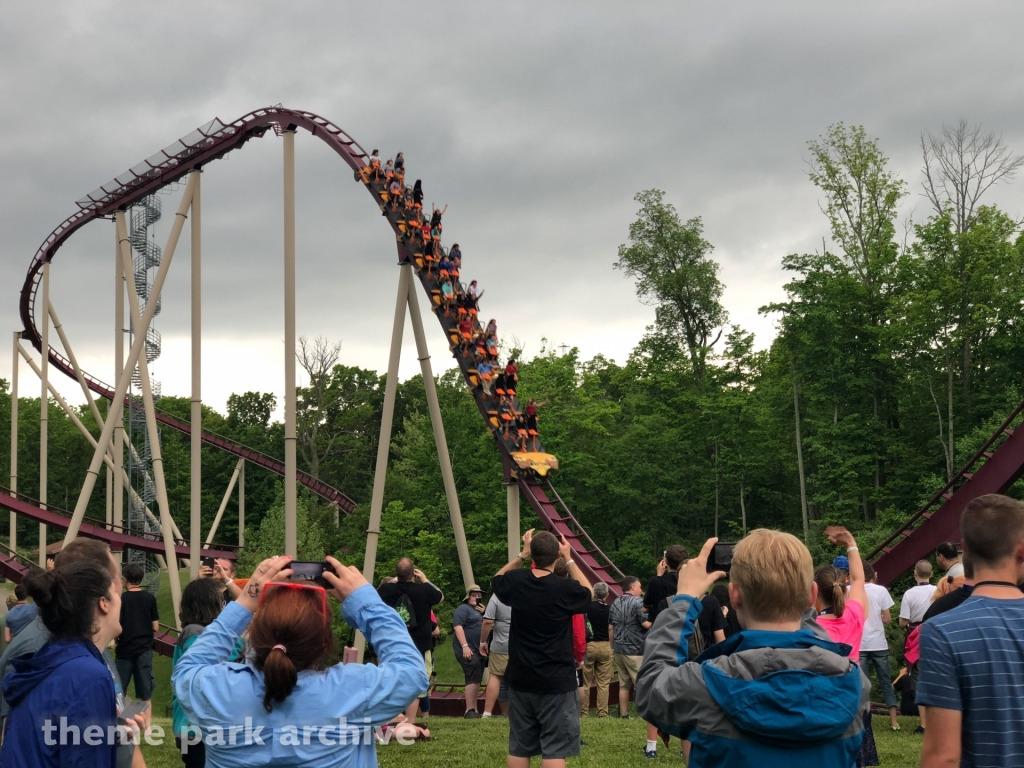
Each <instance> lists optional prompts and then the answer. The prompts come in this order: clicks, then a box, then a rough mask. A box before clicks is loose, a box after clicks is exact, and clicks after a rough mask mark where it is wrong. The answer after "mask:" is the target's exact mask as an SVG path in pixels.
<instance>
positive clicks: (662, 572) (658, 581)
mask: <svg viewBox="0 0 1024 768" xmlns="http://www.w3.org/2000/svg"><path fill="white" fill-rule="evenodd" d="M689 557H690V553H689V552H687V551H686V547H684V546H682V545H681V544H673V545H672V546H671V547H669V548H668V549H666V550H665V556H664V557H663V558H662V559H661V562H660V563H658V571H657V575H656V576H654V577H652V578H651V580H650V581H649V582H648V583H647V591H646V592H645V593H644V608H646V609H647V620H648V621H650V622H651V623H652V624H653V623H654V620H655V619H656V618H658V614H659V613H660V612H661V609H662V608H663V607H664V605H663V601H667V600H671V599H672V598H673V597H675V595H676V571H678V570H679V566H681V565H682V564H683V563H685V562H686V560H687V559H688V558H689Z"/></svg>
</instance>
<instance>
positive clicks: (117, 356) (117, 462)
mask: <svg viewBox="0 0 1024 768" xmlns="http://www.w3.org/2000/svg"><path fill="white" fill-rule="evenodd" d="M123 372H124V270H123V269H122V268H121V246H120V242H119V240H118V235H117V228H116V227H115V228H114V381H115V382H118V381H120V380H121V374H122V373H123ZM110 419H113V420H114V422H113V423H114V433H113V434H114V525H115V526H117V527H122V526H124V488H125V483H124V479H123V477H122V474H123V472H124V397H122V398H121V399H120V400H117V399H116V398H115V399H114V400H111V401H110V408H109V410H108V411H107V420H108V421H109V420H110ZM128 485H129V487H130V486H131V483H129V484H128ZM123 554H124V553H119V554H117V555H115V557H116V558H117V559H118V560H121V559H122V556H123Z"/></svg>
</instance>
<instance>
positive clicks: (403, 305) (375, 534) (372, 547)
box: [355, 263, 518, 661]
mask: <svg viewBox="0 0 1024 768" xmlns="http://www.w3.org/2000/svg"><path fill="white" fill-rule="evenodd" d="M406 309H408V311H409V316H410V319H411V320H412V330H413V335H414V336H415V338H416V351H417V356H418V358H419V361H420V372H421V373H422V374H423V387H424V390H425V391H426V395H427V408H428V409H429V411H430V423H431V425H432V427H433V431H434V442H435V445H436V446H437V456H438V462H439V463H440V465H441V477H442V479H443V481H444V490H445V497H446V498H447V501H448V512H449V514H450V516H451V519H452V529H453V530H454V533H455V545H456V549H457V550H458V553H459V566H460V568H461V569H462V580H463V581H464V582H465V585H466V588H467V589H468V588H469V586H470V585H471V584H473V583H474V582H473V566H472V564H471V563H470V559H469V547H468V545H467V543H466V532H465V529H464V528H463V525H462V511H461V508H460V507H459V497H458V492H457V490H456V488H455V475H454V473H453V472H452V462H451V456H450V455H449V454H448V441H447V439H446V438H445V434H444V424H443V423H442V421H441V405H440V403H439V401H438V399H437V386H436V384H435V382H434V374H433V371H432V370H431V366H430V352H429V351H428V349H427V339H426V334H425V333H424V331H423V318H422V317H421V316H420V307H419V300H418V297H417V295H416V284H415V280H414V275H413V271H412V266H411V265H409V264H407V263H404V264H401V265H400V266H399V275H398V295H397V296H396V298H395V319H394V324H393V325H392V327H391V352H390V355H389V357H388V375H387V379H386V380H385V383H384V408H383V411H382V413H381V420H380V438H379V440H378V442H377V464H376V466H375V468H374V475H373V493H372V495H371V497H370V520H369V525H368V526H367V531H366V555H365V557H364V559H363V577H364V578H365V579H366V580H367V581H369V582H370V583H371V584H372V583H373V580H374V571H375V568H376V563H377V543H378V541H379V539H380V522H381V514H382V512H383V507H384V485H385V482H386V481H387V471H388V457H389V454H390V448H391V429H392V425H393V423H394V417H395V395H396V392H397V387H398V366H399V364H400V362H401V359H402V337H403V335H404V333H405V314H406ZM517 490H518V489H517ZM517 525H518V524H517ZM517 552H518V550H517ZM365 644H366V640H365V638H364V637H363V636H362V634H360V633H358V632H357V633H356V640H355V646H356V650H357V651H358V657H359V661H362V659H363V651H364V650H365Z"/></svg>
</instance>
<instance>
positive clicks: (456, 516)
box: [402, 264, 475, 589]
mask: <svg viewBox="0 0 1024 768" xmlns="http://www.w3.org/2000/svg"><path fill="white" fill-rule="evenodd" d="M402 269H407V270H412V267H411V266H409V265H408V264H406V265H403V266H402ZM409 317H410V318H411V319H412V332H413V335H414V336H415V337H416V353H417V355H418V357H419V361H420V371H421V372H422V373H423V388H424V389H425V390H426V391H427V407H428V409H429V410H430V424H431V426H432V427H433V428H434V443H435V444H436V445H437V458H438V461H439V462H440V464H441V478H442V479H443V480H444V494H445V496H446V497H447V499H448V513H449V514H450V515H451V518H452V529H453V530H454V531H455V547H456V549H457V550H458V552H459V566H460V567H461V568H462V580H463V581H464V582H465V583H466V589H469V586H470V585H471V584H474V583H475V582H474V580H473V565H472V564H471V563H470V561H469V547H468V545H467V544H466V531H465V529H464V528H463V527H462V510H461V509H460V508H459V494H458V491H457V490H456V489H455V474H454V473H453V472H452V459H451V456H450V455H449V453H448V440H447V439H446V438H445V435H444V424H443V423H442V422H441V404H440V403H439V402H438V399H437V386H436V385H435V383H434V373H433V371H432V370H431V368H430V352H429V351H428V350H427V337H426V334H425V333H424V332H423V318H422V317H420V304H419V299H418V297H417V296H416V286H415V285H414V284H413V281H412V280H411V279H410V280H409Z"/></svg>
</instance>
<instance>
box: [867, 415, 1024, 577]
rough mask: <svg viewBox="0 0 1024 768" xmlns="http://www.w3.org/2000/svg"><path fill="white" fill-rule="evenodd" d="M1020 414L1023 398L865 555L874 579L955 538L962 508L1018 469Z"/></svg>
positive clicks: (1004, 486)
mask: <svg viewBox="0 0 1024 768" xmlns="http://www.w3.org/2000/svg"><path fill="white" fill-rule="evenodd" d="M1022 419H1024V403H1021V404H1020V405H1018V406H1017V408H1016V409H1015V410H1014V412H1013V413H1011V414H1010V416H1009V417H1008V418H1007V419H1006V421H1004V422H1003V424H1002V426H1000V427H999V429H997V430H996V432H995V433H994V434H993V435H992V437H990V438H989V439H988V441H987V442H986V443H985V444H984V445H983V446H982V447H981V449H980V450H979V451H978V452H977V453H976V454H974V456H973V457H971V459H970V461H968V462H967V464H965V465H964V467H963V469H961V470H960V471H959V472H958V473H957V474H956V475H955V476H954V477H953V479H952V480H950V481H949V482H948V483H946V485H945V487H944V488H943V489H942V490H941V491H939V492H938V493H936V494H935V495H934V496H932V498H931V499H930V500H929V501H928V503H927V504H925V505H924V506H923V507H921V509H919V510H918V511H917V512H916V513H915V514H914V515H912V516H911V517H910V519H908V520H907V521H906V522H905V523H904V524H903V525H902V526H900V528H899V529H898V530H897V531H896V532H895V533H893V534H892V535H891V536H890V537H889V538H888V539H886V540H885V541H883V542H882V543H881V544H880V545H879V546H878V547H877V548H876V549H875V551H874V552H872V553H871V554H870V555H868V560H871V561H872V562H873V563H874V567H875V572H876V573H877V574H878V583H879V584H882V585H887V584H889V583H890V582H892V581H893V580H894V579H896V578H898V577H899V576H900V575H902V574H903V573H906V572H907V571H909V570H910V569H911V568H913V567H914V564H915V563H916V562H917V561H918V560H924V559H927V558H928V557H929V556H931V554H932V553H933V552H934V551H935V548H936V547H937V546H938V545H939V544H941V543H942V542H943V541H959V540H960V514H961V513H962V512H963V511H964V508H965V507H966V506H967V505H968V504H969V503H970V502H971V501H973V500H974V499H976V498H978V497H979V496H984V495H985V494H988V493H1005V492H1006V491H1007V490H1009V488H1010V486H1011V485H1013V484H1014V483H1015V482H1016V481H1017V480H1018V479H1019V478H1020V476H1021V475H1022V474H1024V429H1022V426H1024V425H1022Z"/></svg>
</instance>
